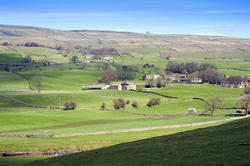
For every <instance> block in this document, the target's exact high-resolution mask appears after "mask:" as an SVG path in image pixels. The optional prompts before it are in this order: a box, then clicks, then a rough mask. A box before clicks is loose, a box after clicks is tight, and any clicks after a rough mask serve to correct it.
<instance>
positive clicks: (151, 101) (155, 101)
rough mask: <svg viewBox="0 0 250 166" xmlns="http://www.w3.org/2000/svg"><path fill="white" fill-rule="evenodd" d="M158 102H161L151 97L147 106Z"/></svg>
mask: <svg viewBox="0 0 250 166" xmlns="http://www.w3.org/2000/svg"><path fill="white" fill-rule="evenodd" d="M160 102H161V100H160V99H159V98H152V99H150V100H149V102H148V104H147V106H148V107H151V106H155V105H159V104H160Z"/></svg>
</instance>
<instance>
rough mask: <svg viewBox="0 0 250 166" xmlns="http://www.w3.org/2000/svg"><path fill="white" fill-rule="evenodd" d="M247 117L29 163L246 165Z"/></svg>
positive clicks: (96, 165)
mask: <svg viewBox="0 0 250 166" xmlns="http://www.w3.org/2000/svg"><path fill="white" fill-rule="evenodd" d="M249 122H250V119H249V118H248V119H244V120H238V121H235V122H231V123H228V124H224V125H221V126H216V127H209V128H204V129H196V130H192V131H187V132H181V133H176V134H172V135H167V136H160V137H154V138H150V139H145V140H140V141H135V142H131V143H124V144H120V145H115V146H111V147H107V148H101V149H97V150H90V151H86V152H81V153H77V154H72V155H66V156H61V157H55V158H49V159H46V160H41V161H37V162H34V163H31V164H29V165H37V166H42V165H46V166H50V165H51V166H52V165H61V166H63V165H65V166H66V165H71V166H74V165H77V166H78V165H91V166H99V165H103V166H111V165H115V166H123V165H124V166H128V165H133V166H137V165H138V166H141V165H157V166H161V165H192V166H194V165H249V164H250V158H249V145H250V144H249V143H250V139H249V138H250V132H249V127H250V126H249V124H250V123H249Z"/></svg>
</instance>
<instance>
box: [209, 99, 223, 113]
mask: <svg viewBox="0 0 250 166" xmlns="http://www.w3.org/2000/svg"><path fill="white" fill-rule="evenodd" d="M222 105H223V100H222V99H221V97H220V96H218V95H216V96H211V97H210V98H209V99H208V103H205V109H206V110H207V111H209V112H210V115H211V116H213V113H214V112H215V111H216V110H217V109H218V107H221V106H222Z"/></svg>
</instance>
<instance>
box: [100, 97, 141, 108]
mask: <svg viewBox="0 0 250 166" xmlns="http://www.w3.org/2000/svg"><path fill="white" fill-rule="evenodd" d="M113 102H114V108H115V109H120V108H125V106H126V105H128V104H130V100H127V101H125V100H124V99H122V98H118V99H115V100H114V101H113ZM131 106H132V107H134V108H138V103H137V101H134V102H133V103H132V104H131ZM105 108H106V104H105V103H103V104H102V106H101V109H105Z"/></svg>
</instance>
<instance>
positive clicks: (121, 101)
mask: <svg viewBox="0 0 250 166" xmlns="http://www.w3.org/2000/svg"><path fill="white" fill-rule="evenodd" d="M114 108H115V109H120V108H125V101H124V99H121V98H119V99H116V100H114Z"/></svg>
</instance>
